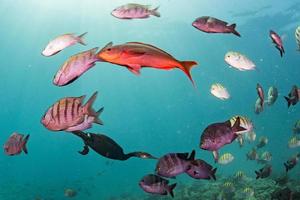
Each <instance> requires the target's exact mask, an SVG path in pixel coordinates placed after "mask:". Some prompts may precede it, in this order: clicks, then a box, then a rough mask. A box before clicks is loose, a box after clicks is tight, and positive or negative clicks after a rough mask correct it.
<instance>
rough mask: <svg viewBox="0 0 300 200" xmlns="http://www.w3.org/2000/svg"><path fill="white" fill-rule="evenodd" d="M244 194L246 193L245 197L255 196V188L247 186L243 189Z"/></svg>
mask: <svg viewBox="0 0 300 200" xmlns="http://www.w3.org/2000/svg"><path fill="white" fill-rule="evenodd" d="M243 194H244V196H245V197H253V196H254V190H253V189H252V188H250V187H246V188H245V189H244V190H243Z"/></svg>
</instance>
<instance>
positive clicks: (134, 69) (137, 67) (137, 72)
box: [128, 64, 141, 75]
mask: <svg viewBox="0 0 300 200" xmlns="http://www.w3.org/2000/svg"><path fill="white" fill-rule="evenodd" d="M128 70H129V71H131V72H132V73H134V74H135V75H140V74H141V72H140V70H141V65H133V64H131V65H128Z"/></svg>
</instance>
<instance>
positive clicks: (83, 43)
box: [77, 32, 88, 46]
mask: <svg viewBox="0 0 300 200" xmlns="http://www.w3.org/2000/svg"><path fill="white" fill-rule="evenodd" d="M87 33H88V32H85V33H82V34H81V35H79V36H78V37H77V41H78V42H79V43H80V44H82V45H84V46H86V43H85V41H84V36H85V35H86V34H87Z"/></svg>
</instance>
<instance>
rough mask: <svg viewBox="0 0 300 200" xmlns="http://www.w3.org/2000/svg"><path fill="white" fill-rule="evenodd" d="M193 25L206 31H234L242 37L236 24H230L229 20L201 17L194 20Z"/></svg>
mask: <svg viewBox="0 0 300 200" xmlns="http://www.w3.org/2000/svg"><path fill="white" fill-rule="evenodd" d="M192 25H193V26H194V27H195V28H197V29H199V30H200V31H203V32H206V33H233V34H234V35H236V36H238V37H241V35H240V34H239V33H238V32H237V31H236V30H235V28H236V24H232V25H230V26H228V23H227V22H224V21H222V20H219V19H217V18H214V17H209V16H204V17H199V18H197V19H196V20H195V21H194V22H193V24H192Z"/></svg>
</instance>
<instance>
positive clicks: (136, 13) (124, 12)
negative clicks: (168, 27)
mask: <svg viewBox="0 0 300 200" xmlns="http://www.w3.org/2000/svg"><path fill="white" fill-rule="evenodd" d="M157 10H158V7H157V8H155V9H150V6H148V5H140V4H134V3H130V4H126V5H123V6H120V7H118V8H116V9H114V10H113V11H112V12H111V14H112V16H114V17H116V18H119V19H144V18H148V17H150V15H153V16H156V17H160V13H159V12H158V11H157Z"/></svg>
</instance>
